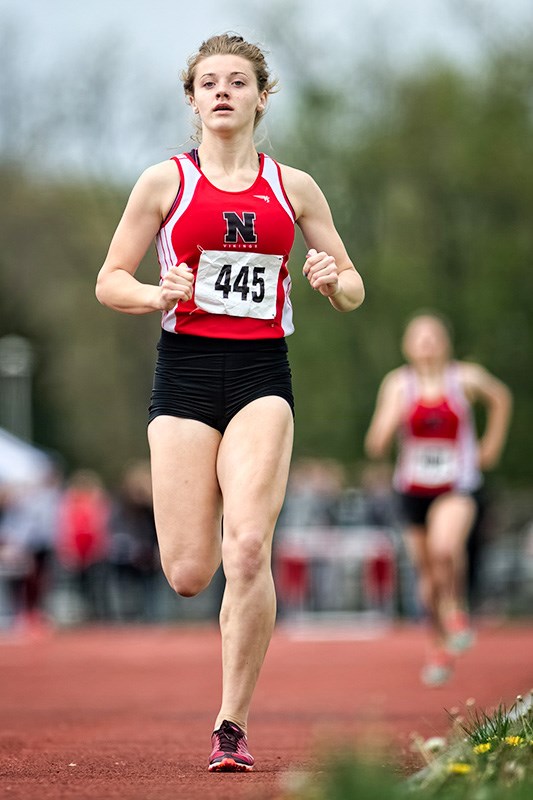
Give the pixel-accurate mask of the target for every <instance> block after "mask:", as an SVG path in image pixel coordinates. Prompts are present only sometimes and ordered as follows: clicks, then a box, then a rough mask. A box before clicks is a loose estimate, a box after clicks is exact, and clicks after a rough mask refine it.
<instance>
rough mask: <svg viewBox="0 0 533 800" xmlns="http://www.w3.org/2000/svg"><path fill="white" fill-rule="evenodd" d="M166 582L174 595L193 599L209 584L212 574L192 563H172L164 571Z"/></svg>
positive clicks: (201, 566)
mask: <svg viewBox="0 0 533 800" xmlns="http://www.w3.org/2000/svg"><path fill="white" fill-rule="evenodd" d="M164 572H165V575H166V578H167V581H168V582H169V584H170V586H171V587H172V589H174V591H175V592H176V594H179V595H181V596H182V597H194V596H195V595H197V594H200V592H202V591H203V590H204V589H206V588H207V587H208V586H209V584H210V583H211V579H212V577H213V572H212V571H211V570H208V569H207V568H206V567H205V566H203V565H201V564H196V563H194V562H192V561H173V562H172V563H171V564H170V565H169V566H168V567H165V569H164Z"/></svg>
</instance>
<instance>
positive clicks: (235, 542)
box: [223, 528, 270, 582]
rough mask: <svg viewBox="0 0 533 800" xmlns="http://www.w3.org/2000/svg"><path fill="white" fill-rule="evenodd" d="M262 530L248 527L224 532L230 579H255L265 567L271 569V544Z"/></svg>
mask: <svg viewBox="0 0 533 800" xmlns="http://www.w3.org/2000/svg"><path fill="white" fill-rule="evenodd" d="M268 541H269V540H267V539H266V538H265V533H264V531H262V530H259V529H254V528H247V529H245V530H241V531H240V532H239V533H234V534H233V535H230V536H226V533H225V534H224V542H223V553H224V572H225V575H226V579H227V580H228V581H233V580H239V581H244V582H249V581H252V580H254V578H256V577H257V575H259V574H260V573H261V572H262V571H263V570H264V569H270V545H269V544H268Z"/></svg>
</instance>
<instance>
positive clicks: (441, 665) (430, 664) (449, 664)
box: [420, 648, 454, 686]
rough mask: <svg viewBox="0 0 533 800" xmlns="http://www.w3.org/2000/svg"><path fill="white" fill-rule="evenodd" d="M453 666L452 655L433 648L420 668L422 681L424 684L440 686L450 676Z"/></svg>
mask: <svg viewBox="0 0 533 800" xmlns="http://www.w3.org/2000/svg"><path fill="white" fill-rule="evenodd" d="M453 667H454V660H453V657H452V656H451V655H450V654H449V653H447V652H446V650H444V649H440V648H439V649H437V650H435V651H434V652H433V653H432V654H431V656H430V657H429V659H428V661H427V663H426V664H425V665H424V667H423V668H422V672H421V674H420V677H421V679H422V683H424V684H425V685H426V686H442V685H443V684H444V683H446V682H447V681H449V680H450V678H451V677H452V675H453Z"/></svg>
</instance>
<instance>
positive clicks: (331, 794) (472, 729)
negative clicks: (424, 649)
mask: <svg viewBox="0 0 533 800" xmlns="http://www.w3.org/2000/svg"><path fill="white" fill-rule="evenodd" d="M448 713H449V716H450V720H451V731H450V733H449V735H448V736H447V737H446V738H441V737H432V738H431V739H426V740H424V739H423V738H421V737H417V736H414V737H413V748H414V749H415V750H416V752H418V754H419V756H420V757H421V759H422V761H423V763H424V764H425V766H424V767H423V768H422V769H421V770H419V771H418V772H417V773H416V774H415V775H413V776H411V777H410V778H408V779H407V780H406V779H405V778H401V777H399V776H398V770H397V769H396V768H395V765H391V763H390V758H387V752H386V750H385V749H383V748H382V750H381V752H380V753H379V754H376V753H374V754H373V755H372V757H371V758H369V757H368V756H365V755H361V754H357V753H356V754H354V753H353V752H352V753H344V754H342V755H336V756H335V758H334V760H333V761H332V760H331V759H329V760H328V763H327V766H324V768H323V769H321V770H318V771H317V772H316V773H314V774H312V775H301V774H300V775H297V774H296V775H292V776H291V775H289V776H287V781H286V784H285V787H284V790H283V793H282V794H281V796H280V798H279V800H352V798H354V799H355V798H357V800H503V799H504V798H505V800H532V798H533V702H532V695H531V694H530V695H529V696H528V697H527V698H525V699H524V698H522V697H520V696H519V697H517V699H516V701H515V703H513V705H511V706H510V707H507V706H505V705H504V704H500V705H499V706H498V707H497V708H496V709H494V710H493V711H491V712H486V711H484V710H481V709H479V708H476V706H475V702H474V701H472V700H470V701H467V703H466V709H465V713H464V714H461V713H460V712H459V710H457V709H456V710H452V711H450V712H448Z"/></svg>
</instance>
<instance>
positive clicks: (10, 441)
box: [0, 428, 50, 485]
mask: <svg viewBox="0 0 533 800" xmlns="http://www.w3.org/2000/svg"><path fill="white" fill-rule="evenodd" d="M49 467H50V459H49V458H48V456H47V455H46V454H45V453H44V452H43V451H42V450H39V449H38V448H37V447H34V446H33V445H31V444H29V443H28V442H25V441H23V440H22V439H19V438H18V437H17V436H14V435H13V434H12V433H8V431H6V430H4V429H3V428H0V485H2V484H16V485H21V484H22V485H28V484H29V485H31V484H36V483H40V482H41V481H42V480H43V478H44V477H45V476H46V474H47V472H48V469H49Z"/></svg>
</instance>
